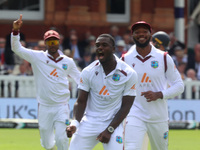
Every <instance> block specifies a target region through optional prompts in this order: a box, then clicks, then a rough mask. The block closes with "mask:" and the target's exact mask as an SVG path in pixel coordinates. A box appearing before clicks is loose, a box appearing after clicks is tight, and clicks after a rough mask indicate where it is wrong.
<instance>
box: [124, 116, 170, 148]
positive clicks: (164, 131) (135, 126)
mask: <svg viewBox="0 0 200 150" xmlns="http://www.w3.org/2000/svg"><path fill="white" fill-rule="evenodd" d="M146 133H147V134H148V137H149V140H150V144H151V149H152V150H168V133H169V126H168V121H166V122H160V123H149V122H144V121H142V120H140V119H139V118H136V117H134V116H128V117H127V118H126V125H125V135H124V136H125V139H124V148H125V149H124V150H141V149H142V144H143V140H144V137H145V134H146Z"/></svg>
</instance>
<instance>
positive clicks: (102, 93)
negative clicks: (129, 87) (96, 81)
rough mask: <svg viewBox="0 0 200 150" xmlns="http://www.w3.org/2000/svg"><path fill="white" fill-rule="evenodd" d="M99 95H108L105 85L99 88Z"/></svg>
mask: <svg viewBox="0 0 200 150" xmlns="http://www.w3.org/2000/svg"><path fill="white" fill-rule="evenodd" d="M99 95H110V94H109V92H108V90H107V89H106V86H105V85H104V86H103V87H102V89H101V90H100V92H99Z"/></svg>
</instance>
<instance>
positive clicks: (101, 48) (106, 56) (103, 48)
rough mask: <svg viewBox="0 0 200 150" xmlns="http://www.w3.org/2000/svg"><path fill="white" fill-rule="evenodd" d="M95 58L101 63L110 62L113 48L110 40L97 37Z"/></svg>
mask: <svg viewBox="0 0 200 150" xmlns="http://www.w3.org/2000/svg"><path fill="white" fill-rule="evenodd" d="M95 45H96V56H97V58H98V59H99V61H100V62H101V63H103V62H107V61H110V60H111V59H112V57H113V53H114V51H115V47H114V46H113V43H112V41H111V39H110V38H108V37H98V38H97V40H96V43H95Z"/></svg>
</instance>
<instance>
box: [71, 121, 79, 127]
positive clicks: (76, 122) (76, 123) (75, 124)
mask: <svg viewBox="0 0 200 150" xmlns="http://www.w3.org/2000/svg"><path fill="white" fill-rule="evenodd" d="M79 124H80V123H79V122H78V121H77V120H72V122H71V124H70V126H76V128H78V127H79Z"/></svg>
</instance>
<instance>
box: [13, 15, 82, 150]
mask: <svg viewBox="0 0 200 150" xmlns="http://www.w3.org/2000/svg"><path fill="white" fill-rule="evenodd" d="M21 26H22V15H20V18H19V19H18V20H16V21H14V22H13V32H12V33H11V47H12V50H13V51H14V52H15V53H16V54H17V55H19V56H20V57H22V58H23V59H25V60H27V61H28V62H30V63H31V65H32V69H33V74H34V77H35V82H36V88H37V90H36V91H37V101H38V104H39V108H38V122H39V131H40V136H41V145H42V146H43V147H44V148H45V149H46V150H56V147H55V145H56V146H57V150H67V149H68V137H67V136H66V132H65V129H66V127H67V125H66V123H68V122H69V114H70V110H69V105H68V101H69V99H70V91H69V87H68V86H69V81H68V79H67V76H68V75H69V76H70V77H72V78H73V79H74V80H75V81H76V82H77V83H78V81H79V80H80V72H79V70H78V69H77V67H76V65H75V63H74V61H73V59H71V58H69V57H67V56H65V55H64V54H63V53H62V52H61V51H60V50H59V49H58V47H59V39H60V36H59V34H58V33H57V32H56V31H53V30H49V31H47V32H46V33H45V34H44V41H45V45H46V47H47V50H46V51H43V50H41V51H34V50H31V49H27V48H25V47H23V46H22V45H21V44H20V42H19V40H20V39H19V38H20V37H19V34H20V33H19V31H20V28H21ZM54 131H55V132H54Z"/></svg>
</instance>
